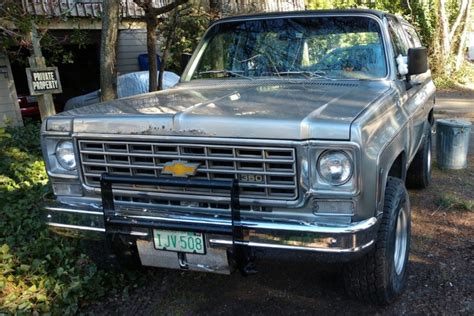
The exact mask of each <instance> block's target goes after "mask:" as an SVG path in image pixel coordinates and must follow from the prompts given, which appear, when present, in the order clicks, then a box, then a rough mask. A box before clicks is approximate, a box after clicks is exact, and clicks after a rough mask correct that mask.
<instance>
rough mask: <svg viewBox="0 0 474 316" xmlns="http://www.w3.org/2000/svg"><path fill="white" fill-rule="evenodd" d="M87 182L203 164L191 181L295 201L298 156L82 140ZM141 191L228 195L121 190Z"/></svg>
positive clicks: (287, 151) (288, 151) (274, 150)
mask: <svg viewBox="0 0 474 316" xmlns="http://www.w3.org/2000/svg"><path fill="white" fill-rule="evenodd" d="M78 149H79V154H80V160H81V168H82V174H83V176H84V182H85V184H86V185H88V186H90V187H96V188H98V187H100V175H101V174H102V173H104V172H107V173H109V174H113V175H130V176H149V177H158V176H160V173H161V170H162V169H163V166H164V164H166V163H167V162H171V161H175V160H180V161H186V162H189V163H199V167H198V169H197V173H196V175H194V176H192V178H193V179H208V180H229V179H234V178H237V179H239V183H240V187H241V191H240V195H241V197H242V198H258V199H278V200H294V199H296V198H297V195H298V190H297V176H296V154H295V150H294V149H293V148H279V147H251V146H231V145H229V146H227V145H213V144H212V145H211V144H209V145H208V144H206V145H202V144H175V143H166V142H123V141H99V140H82V139H81V140H78ZM115 187H116V188H126V189H131V190H137V191H151V192H153V191H159V192H168V193H181V194H184V193H186V194H200V195H203V194H204V195H212V196H215V195H217V196H228V195H229V192H228V191H226V190H215V189H196V188H175V187H164V186H149V185H148V186H145V185H133V186H126V185H122V186H121V185H117V186H115Z"/></svg>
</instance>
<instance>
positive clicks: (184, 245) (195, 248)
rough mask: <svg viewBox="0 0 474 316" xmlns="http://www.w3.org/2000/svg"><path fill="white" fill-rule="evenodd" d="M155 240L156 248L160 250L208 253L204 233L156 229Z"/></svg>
mask: <svg viewBox="0 0 474 316" xmlns="http://www.w3.org/2000/svg"><path fill="white" fill-rule="evenodd" d="M153 240H154V242H155V248H156V249H159V250H169V251H177V252H187V253H197V254H205V253H206V247H205V245H204V236H203V234H202V233H194V232H181V231H173V230H161V229H154V230H153Z"/></svg>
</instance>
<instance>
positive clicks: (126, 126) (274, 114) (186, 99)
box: [61, 80, 389, 140]
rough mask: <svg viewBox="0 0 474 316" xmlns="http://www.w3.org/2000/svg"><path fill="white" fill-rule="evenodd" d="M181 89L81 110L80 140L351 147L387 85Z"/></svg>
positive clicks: (77, 116) (259, 83) (76, 113)
mask: <svg viewBox="0 0 474 316" xmlns="http://www.w3.org/2000/svg"><path fill="white" fill-rule="evenodd" d="M215 83H216V85H209V82H207V83H206V85H199V84H196V83H187V84H181V85H179V86H178V87H177V88H173V89H170V90H166V91H160V92H155V93H148V94H144V95H139V96H134V97H130V98H125V99H119V100H114V101H110V102H104V103H99V104H95V105H91V106H87V107H83V108H78V109H74V110H71V111H68V112H64V113H61V115H63V116H64V115H65V116H71V117H73V119H74V122H73V129H74V132H78V133H99V134H104V133H105V134H151V135H167V136H170V135H174V136H211V137H238V138H262V139H263V138H264V139H287V140H290V139H293V140H304V139H339V140H349V139H350V125H351V123H352V122H353V121H354V119H355V118H356V117H357V116H358V115H359V114H360V113H361V112H362V111H364V109H365V108H366V107H367V106H369V105H370V104H371V103H373V102H374V101H375V100H376V99H377V98H379V97H380V96H381V95H382V94H383V93H384V92H386V91H387V90H388V89H389V85H388V84H386V83H384V82H381V81H380V82H369V81H367V82H364V81H317V80H315V81H310V82H307V81H302V80H299V81H297V80H295V81H294V82H293V81H288V80H287V81H283V80H278V81H276V80H273V81H263V80H255V82H246V83H241V82H239V83H231V84H229V83H227V82H226V83H224V84H222V82H215Z"/></svg>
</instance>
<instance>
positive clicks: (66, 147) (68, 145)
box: [55, 140, 76, 171]
mask: <svg viewBox="0 0 474 316" xmlns="http://www.w3.org/2000/svg"><path fill="white" fill-rule="evenodd" d="M55 152H56V159H57V160H58V162H59V164H60V165H61V167H63V168H64V169H66V170H69V171H72V170H75V169H76V159H75V157H74V146H73V144H72V142H71V141H70V140H65V141H61V142H59V143H58V144H57V145H56V151H55Z"/></svg>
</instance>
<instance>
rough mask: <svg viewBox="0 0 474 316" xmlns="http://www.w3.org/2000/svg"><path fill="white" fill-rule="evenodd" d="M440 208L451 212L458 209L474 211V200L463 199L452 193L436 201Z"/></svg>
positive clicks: (444, 194)
mask: <svg viewBox="0 0 474 316" xmlns="http://www.w3.org/2000/svg"><path fill="white" fill-rule="evenodd" d="M435 203H436V204H437V205H438V207H439V208H441V209H443V210H449V209H451V208H457V209H461V210H465V211H470V212H473V211H474V200H469V199H463V198H461V197H458V196H456V195H455V194H451V193H443V194H441V196H440V197H439V198H438V199H437V200H436V201H435Z"/></svg>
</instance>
